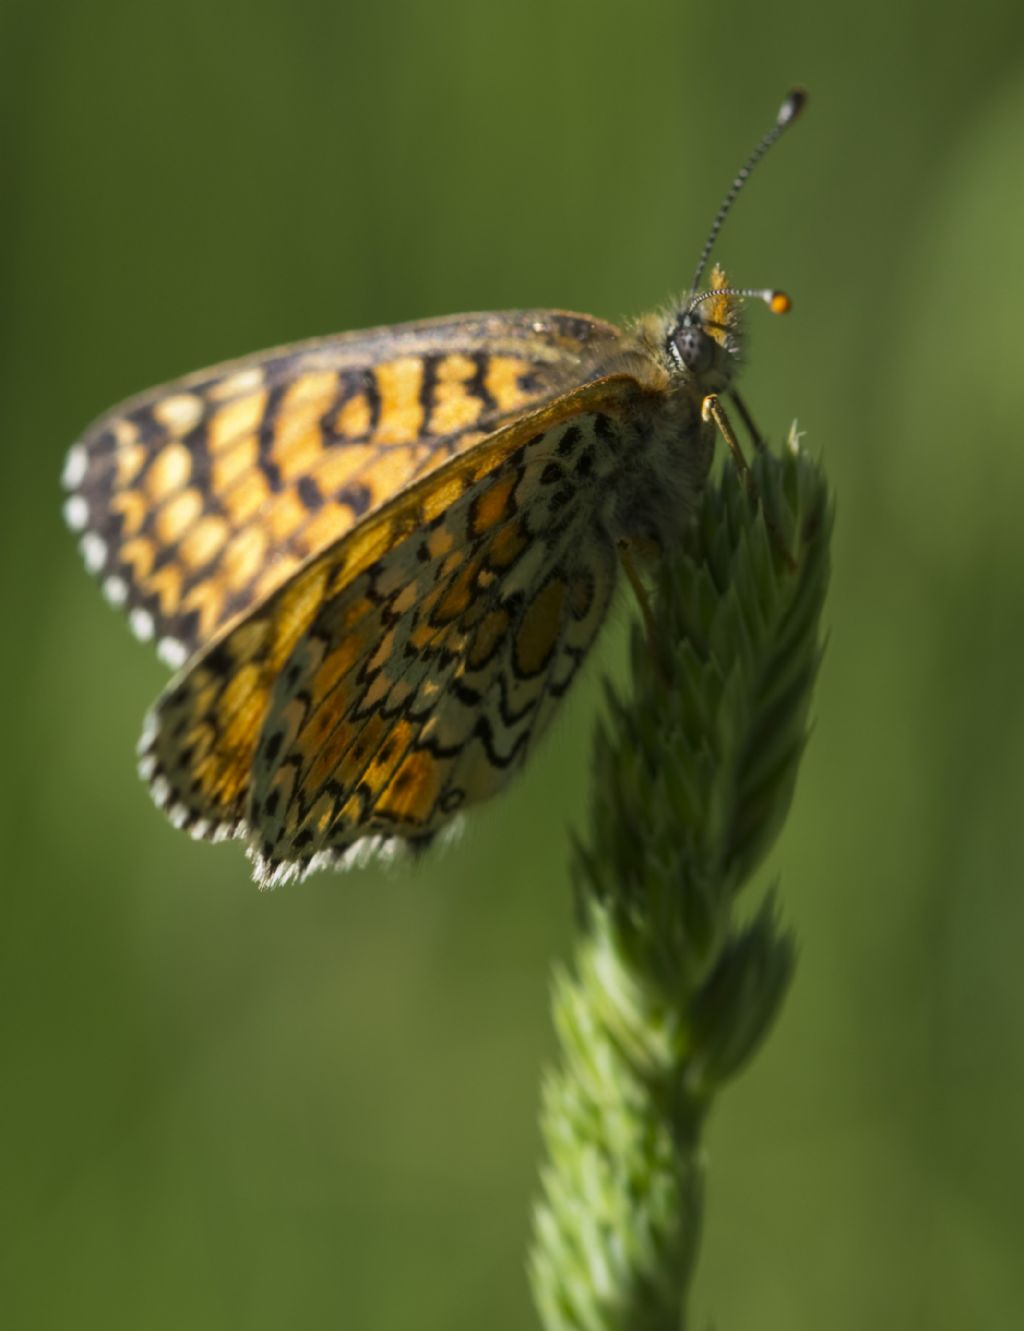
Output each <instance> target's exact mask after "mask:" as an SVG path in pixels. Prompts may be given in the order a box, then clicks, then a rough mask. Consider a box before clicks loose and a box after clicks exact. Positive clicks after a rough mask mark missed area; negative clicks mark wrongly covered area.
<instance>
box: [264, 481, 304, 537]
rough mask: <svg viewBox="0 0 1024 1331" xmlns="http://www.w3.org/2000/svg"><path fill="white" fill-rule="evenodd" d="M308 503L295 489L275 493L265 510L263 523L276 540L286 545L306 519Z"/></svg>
mask: <svg viewBox="0 0 1024 1331" xmlns="http://www.w3.org/2000/svg"><path fill="white" fill-rule="evenodd" d="M307 516H308V513H307V510H306V505H305V504H304V503H303V502H302V500H301V499H300V498H299V496H298V494H297V493H296V491H294V490H283V491H282V492H281V493H280V494H279V495H275V496H274V498H273V499H271V500H270V501H269V502H268V503H267V505H266V507H265V508H264V510H263V514H262V523H263V524H264V525H265V526H266V527H268V528H269V529H270V532H271V535H272V536H273V538H274V542H275V543H276V544H279V545H284V544H285V543H286V542H287V540H288V538H289V537H290V536H291V535H293V533H294V532H296V531H297V530H298V529H299V528H300V527H301V526H302V524H303V523H304V522H305V521H306V518H307Z"/></svg>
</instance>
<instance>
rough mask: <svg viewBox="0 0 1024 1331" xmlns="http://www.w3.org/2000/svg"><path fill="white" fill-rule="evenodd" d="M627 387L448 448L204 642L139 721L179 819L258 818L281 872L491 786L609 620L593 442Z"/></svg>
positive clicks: (250, 835)
mask: <svg viewBox="0 0 1024 1331" xmlns="http://www.w3.org/2000/svg"><path fill="white" fill-rule="evenodd" d="M635 388H636V384H635V381H634V380H633V379H632V378H631V377H629V376H628V375H615V376H610V377H607V378H605V379H603V380H600V381H598V382H595V383H593V384H591V385H589V386H587V387H584V388H582V389H580V390H577V391H575V392H572V393H569V394H566V395H565V396H563V397H562V398H559V399H557V400H556V401H554V402H553V403H551V404H549V405H548V406H546V407H544V408H542V409H541V410H539V411H536V412H534V413H531V414H530V415H528V416H526V417H525V418H523V419H521V420H519V421H517V422H515V423H514V424H512V425H509V426H508V427H506V428H505V429H503V430H501V431H499V432H498V433H496V434H495V435H494V436H493V437H492V438H491V439H490V440H488V441H486V442H485V443H483V444H481V445H480V446H479V447H478V448H477V449H474V450H472V451H471V452H469V453H467V454H465V455H463V456H461V457H457V458H455V459H453V460H452V461H450V462H449V463H448V464H447V465H446V466H444V467H443V468H441V469H439V470H438V471H436V472H435V473H434V474H433V475H431V476H429V477H427V478H425V479H424V480H422V481H420V482H418V483H417V484H416V485H414V486H413V487H412V488H411V489H409V490H408V491H407V492H405V493H404V494H402V495H401V496H399V497H398V498H397V499H396V500H395V501H393V503H391V504H390V505H387V506H385V507H384V508H383V509H381V511H380V512H379V513H378V514H377V516H376V518H374V519H370V520H369V521H367V522H364V523H361V524H360V525H359V526H358V527H357V528H356V529H355V530H354V531H353V532H352V533H351V535H349V536H348V537H346V538H344V539H342V540H341V541H339V542H337V543H336V544H335V545H334V546H333V547H332V548H331V549H330V550H328V551H327V552H326V553H325V554H324V555H323V556H321V557H320V558H318V559H315V560H313V561H312V562H311V563H309V564H308V566H306V567H305V568H304V569H303V570H302V571H301V572H299V573H298V574H297V575H296V576H294V577H293V578H291V579H290V580H289V582H288V583H287V584H286V585H285V586H283V587H282V588H281V589H280V590H279V591H278V592H277V593H275V594H274V595H272V596H271V597H270V598H268V600H267V601H266V602H265V604H264V605H263V606H262V607H260V608H259V609H258V610H256V611H255V612H254V613H252V614H251V615H249V616H248V617H247V618H246V620H245V621H244V622H242V623H241V624H239V625H238V626H237V627H236V628H234V629H233V630H231V631H229V632H227V633H226V634H225V635H224V636H223V637H222V638H220V639H219V640H218V641H217V642H216V643H215V644H214V645H213V646H212V647H211V648H209V649H208V650H207V651H206V652H204V653H203V654H201V655H200V656H199V657H198V658H197V659H196V660H195V661H194V662H193V663H192V665H191V667H190V669H189V670H188V672H186V673H185V674H184V676H183V677H182V678H181V679H180V680H178V681H176V682H174V683H173V684H172V686H171V687H170V689H169V690H168V691H167V693H165V695H164V697H163V698H162V699H161V700H160V701H159V703H158V704H157V707H156V709H155V712H154V713H153V715H152V717H151V720H150V724H149V726H148V728H147V733H146V735H145V736H144V739H143V745H142V766H143V771H144V774H145V775H147V776H148V777H149V779H150V780H151V782H152V785H153V791H154V795H155V797H156V799H157V802H158V803H160V804H161V805H163V806H164V807H165V808H167V810H168V812H169V814H170V816H171V818H172V821H174V822H176V823H177V824H178V825H180V826H183V827H188V828H189V829H190V830H191V831H192V832H193V834H194V835H196V836H213V837H218V836H226V835H234V836H241V837H244V838H246V839H247V840H248V841H249V844H250V852H251V854H252V855H253V858H254V860H255V863H256V876H257V878H258V880H259V881H260V882H262V883H263V884H265V885H272V884H274V883H277V882H281V881H285V880H287V879H288V878H291V877H296V876H300V875H302V874H303V873H305V872H306V871H308V870H309V869H310V868H315V867H320V866H321V865H323V864H327V863H337V862H339V861H341V862H344V861H345V860H346V859H347V858H350V857H352V856H353V855H358V854H359V853H360V852H361V850H362V849H364V848H365V847H367V846H368V845H375V844H379V843H380V842H381V841H389V840H391V839H393V838H400V839H402V840H405V841H413V842H417V841H425V840H428V839H429V838H430V837H431V836H432V835H433V834H434V833H436V832H437V831H438V830H439V829H440V828H441V827H442V826H443V825H444V823H445V822H446V821H448V820H449V819H450V818H451V817H452V815H453V814H454V813H455V812H456V811H457V810H458V809H461V808H462V807H464V806H466V805H469V804H472V803H475V802H478V801H480V800H482V799H485V798H488V797H489V796H490V795H492V794H494V793H495V792H497V791H498V790H499V789H500V788H501V787H502V786H503V785H504V784H505V782H506V781H507V780H508V778H509V776H510V775H511V773H512V772H514V771H515V770H516V769H517V768H518V767H519V766H520V765H521V764H522V762H523V761H524V760H525V758H526V756H527V753H528V752H529V750H530V747H531V745H532V743H533V741H534V740H535V738H536V737H537V736H538V735H539V734H540V732H541V731H542V730H543V729H544V728H545V726H546V724H547V722H548V721H549V719H550V717H551V715H552V714H553V712H554V710H555V709H556V707H557V705H558V702H559V701H560V699H561V697H562V696H563V695H564V693H565V691H566V690H567V689H568V687H569V685H570V684H571V682H572V679H573V678H574V676H575V674H576V672H577V670H578V668H579V666H580V664H581V662H582V660H583V659H584V657H585V655H586V653H587V651H588V649H589V647H590V645H591V643H592V641H593V639H594V637H595V635H596V633H597V631H598V629H599V628H600V625H601V623H602V621H603V619H604V615H605V612H606V610H607V607H608V603H609V599H610V596H611V592H612V588H613V585H614V578H615V567H616V552H615V551H614V549H612V547H611V545H610V543H609V540H608V537H607V536H606V535H605V534H604V529H603V527H602V526H601V525H600V523H599V522H598V520H597V515H598V513H599V510H600V502H599V498H598V495H599V487H600V480H601V472H602V466H601V461H602V457H606V456H609V455H610V454H611V453H612V452H613V451H614V447H615V443H616V442H617V433H616V429H617V426H616V422H617V419H618V413H619V412H620V411H621V410H622V408H623V404H624V403H625V402H626V401H627V400H628V398H629V395H630V394H631V393H633V392H634V391H635Z"/></svg>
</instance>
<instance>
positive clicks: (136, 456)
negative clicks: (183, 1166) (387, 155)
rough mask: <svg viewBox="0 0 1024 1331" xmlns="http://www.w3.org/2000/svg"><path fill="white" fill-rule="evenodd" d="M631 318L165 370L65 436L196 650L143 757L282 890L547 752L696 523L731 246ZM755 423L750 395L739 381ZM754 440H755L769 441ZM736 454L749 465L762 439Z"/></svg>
mask: <svg viewBox="0 0 1024 1331" xmlns="http://www.w3.org/2000/svg"><path fill="white" fill-rule="evenodd" d="M803 100H804V97H803V94H802V93H801V92H794V93H791V94H790V96H789V97H788V98H787V99H786V101H785V103H784V104H783V106H782V109H781V110H780V112H779V115H778V117H777V120H776V123H775V125H774V126H773V127H772V129H771V130H770V131H769V133H768V134H767V135H765V137H764V138H763V139H762V140H761V141H760V143H759V144H758V146H757V148H756V149H755V151H754V153H753V154H752V156H751V157H750V158H749V159H748V161H747V163H746V165H745V166H744V168H743V170H742V171H741V172H740V174H739V175H738V176H737V177H736V180H735V181H734V182H733V186H732V188H731V190H730V191H729V193H728V194H727V195H726V198H725V201H724V203H723V205H722V207H721V208H720V209H719V212H718V215H717V216H716V218H715V222H714V224H713V226H712V228H711V233H710V235H709V237H708V241H707V243H706V245H705V247H704V252H703V254H702V256H701V259H700V262H699V264H698V267H697V272H696V275H695V278H694V281H693V283H692V286H691V290H690V293H689V295H688V296H687V297H686V299H685V300H684V301H682V302H681V303H680V304H679V305H678V306H677V307H676V308H674V309H672V310H669V311H667V312H665V313H662V314H657V315H650V316H647V317H645V318H643V319H641V320H639V321H638V322H637V323H636V324H635V325H633V326H631V327H629V328H627V329H625V330H622V329H619V328H617V327H615V326H613V325H612V324H609V323H605V322H604V321H602V320H600V319H596V318H592V317H590V316H587V315H580V314H570V313H563V312H560V311H550V310H528V311H516V312H511V313H497V314H467V315H460V316H456V317H454V318H450V319H441V320H434V321H426V322H417V323H410V324H403V325H397V326H392V327H385V328H378V329H373V330H370V331H368V332H360V333H349V334H342V335H339V336H334V337H327V338H323V339H319V340H314V341H310V342H305V343H299V344H294V345H290V346H285V347H281V348H279V349H277V350H274V351H269V352H264V353H261V354H258V355H255V356H250V357H247V358H245V359H242V360H238V361H235V362H232V363H230V364H226V365H220V366H217V367H215V368H213V369H209V370H205V371H202V372H200V373H198V374H194V375H191V376H189V377H187V378H184V379H179V380H177V381H176V382H174V383H171V384H168V385H166V386H163V387H160V388H156V389H152V390H150V391H149V392H145V393H143V394H141V395H140V396H138V397H135V398H132V399H131V400H129V401H127V402H125V403H123V404H122V405H120V406H118V407H116V408H114V409H113V410H112V411H110V412H108V413H106V414H105V415H104V416H102V417H101V418H100V419H99V420H97V421H96V422H95V423H94V424H93V425H92V426H91V427H90V428H89V429H88V430H87V431H86V432H85V434H84V435H83V436H82V438H81V439H80V440H79V441H78V442H77V443H76V444H74V445H73V447H72V448H71V451H70V453H69V454H68V458H67V462H66V465H65V469H64V476H63V482H64V486H65V489H66V490H67V491H68V497H67V499H66V502H65V506H64V512H65V516H66V520H67V522H68V524H69V525H70V527H71V528H72V529H73V530H74V531H76V532H78V533H79V535H80V547H81V551H82V555H83V557H84V561H85V564H86V566H87V568H88V569H89V571H90V572H92V573H93V574H94V575H95V576H96V577H97V578H98V580H99V582H100V585H101V587H102V590H103V592H104V594H105V596H106V599H107V600H108V601H110V602H111V603H112V604H113V605H115V606H118V607H121V608H122V609H124V610H125V611H126V612H127V615H128V619H129V623H130V625H131V627H132V629H133V630H134V632H135V634H136V636H138V637H139V638H142V639H152V640H155V642H156V647H157V652H158V654H159V655H160V657H161V658H162V659H163V660H164V661H165V662H166V663H167V664H168V665H169V666H171V667H172V668H173V669H174V670H175V671H176V672H177V673H176V674H175V675H174V677H173V678H172V680H171V682H170V684H169V685H168V686H167V688H166V689H165V690H164V692H163V694H162V695H161V696H160V698H159V699H158V700H157V702H156V704H155V706H154V707H153V709H152V710H151V712H150V713H149V715H148V717H147V720H146V723H145V727H144V731H143V735H142V738H141V741H140V744H139V770H140V772H141V774H142V776H143V777H144V778H145V780H146V781H147V782H148V783H149V787H150V790H151V792H152V795H153V798H154V800H155V801H156V803H157V804H158V805H159V806H160V807H161V808H163V809H164V810H165V811H166V812H167V814H168V816H169V818H170V820H171V822H172V823H173V824H174V825H175V826H177V827H180V828H182V829H185V830H187V831H189V832H190V833H191V834H192V836H194V837H196V838H202V839H210V840H221V839H225V838H239V839H241V840H243V841H245V842H246V843H247V847H248V851H249V855H250V857H251V859H252V862H253V874H254V877H255V879H256V881H257V882H258V883H259V884H260V885H261V886H264V887H269V886H275V885H277V884H279V883H283V882H287V881H289V880H292V879H295V878H300V877H304V876H306V875H307V874H308V873H310V872H311V871H312V870H314V869H317V868H322V867H325V866H340V867H345V866H348V865H350V864H352V863H354V862H357V861H361V860H362V859H364V858H365V857H366V855H367V854H368V853H370V852H382V853H383V852H386V851H387V850H388V849H389V848H393V847H395V846H402V845H407V846H411V847H418V846H423V845H425V844H427V843H429V841H430V840H431V839H432V838H433V837H434V836H435V835H436V834H437V833H438V832H439V831H441V830H442V829H443V828H445V827H446V826H447V825H448V824H449V822H450V821H451V820H452V819H453V817H454V816H455V815H456V813H457V812H459V811H460V810H462V809H464V808H466V807H467V806H469V805H472V804H476V803H479V802H480V801H482V800H485V799H487V798H489V797H490V796H492V795H495V794H496V793H497V792H498V791H500V790H501V789H502V788H503V787H504V786H505V785H506V783H507V782H508V780H509V779H510V777H511V776H512V775H513V773H515V772H516V771H518V770H519V769H520V768H521V767H522V766H523V764H524V762H525V761H526V759H527V758H528V756H529V755H530V754H531V753H532V752H533V750H534V749H535V747H536V746H537V742H538V739H539V737H540V736H541V734H542V733H543V732H544V730H545V729H546V728H547V726H548V724H549V722H550V721H551V718H552V716H553V715H554V714H555V712H556V711H557V709H558V706H559V703H560V702H561V700H562V698H563V697H564V696H565V694H566V692H567V691H568V689H569V688H570V686H571V684H572V682H573V680H574V679H575V678H576V676H577V674H578V673H579V670H580V667H581V665H582V664H583V662H584V660H585V659H586V657H587V654H588V652H589V650H590V648H591V646H592V644H593V642H594V640H595V638H596V636H597V634H598V631H599V630H600V628H601V625H602V623H603V621H604V619H605V617H606V615H607V612H608V607H609V605H610V603H611V601H612V597H613V594H614V591H615V588H616V584H617V582H618V570H619V567H620V565H624V566H625V568H626V571H627V573H628V574H629V576H630V579H631V581H633V582H634V585H635V586H636V587H637V590H638V593H639V594H640V595H641V596H642V595H643V592H642V585H641V584H640V583H639V580H638V578H637V575H636V559H638V558H641V557H642V556H643V552H645V551H651V550H655V551H657V550H670V549H672V548H673V547H674V546H675V545H678V543H679V541H680V539H681V533H682V532H683V531H684V530H685V527H686V522H687V518H688V516H689V515H690V514H691V513H692V511H693V508H694V505H695V502H696V500H697V498H698V496H699V493H700V490H701V487H702V486H703V484H704V482H705V479H706V477H707V474H708V470H709V468H710V465H711V460H712V455H713V451H714V445H715V439H716V434H717V432H719V431H720V432H722V433H723V434H724V435H725V438H726V441H727V443H729V445H730V447H731V448H732V449H733V450H734V452H735V453H736V455H737V457H738V458H741V457H742V455H741V452H740V449H739V445H738V443H737V441H736V438H735V435H734V433H733V432H732V430H731V427H730V426H729V424H728V418H727V417H726V416H725V413H724V409H723V408H722V406H721V403H720V400H719V399H720V395H722V394H730V395H734V389H733V387H732V380H733V376H734V373H735V370H736V367H737V363H738V358H739V355H740V351H741V347H742V329H741V325H740V319H739V313H740V303H741V301H742V300H744V299H745V298H748V297H756V298H759V299H761V300H764V301H765V302H766V303H768V304H769V306H770V307H771V308H772V309H774V310H776V311H782V310H784V309H786V308H788V298H787V297H785V296H784V295H783V293H780V292H775V291H748V290H737V289H734V288H731V287H729V286H728V283H727V281H726V278H725V275H724V273H723V272H722V270H721V268H719V267H715V269H714V270H713V273H712V277H711V284H710V287H709V288H708V289H707V290H705V291H701V290H699V287H700V282H701V278H702V276H703V273H704V271H705V270H706V267H707V263H708V261H709V258H710V254H711V250H712V247H713V244H714V241H715V239H716V237H717V234H718V231H719V229H720V227H721V224H722V222H723V220H724V218H725V216H726V214H727V213H728V211H729V208H730V207H731V204H732V202H733V200H734V198H735V197H736V194H737V193H738V192H739V189H740V187H741V186H742V184H743V182H744V181H745V179H746V177H747V176H748V175H749V173H750V170H751V168H752V167H753V165H754V164H755V163H756V162H757V160H758V159H759V158H760V157H761V155H762V154H763V153H764V152H765V151H766V149H767V148H768V147H769V146H770V144H771V143H773V142H774V141H775V139H777V138H778V137H779V135H780V134H781V133H782V131H783V130H784V129H785V128H786V127H787V126H788V125H789V124H790V123H791V122H792V120H793V119H794V118H795V117H796V115H797V113H798V112H799V110H800V109H801V107H802V105H803ZM735 400H736V403H737V406H738V409H739V410H740V413H741V415H742V416H743V418H744V419H745V420H746V421H747V422H748V424H749V423H750V418H749V414H748V413H747V412H746V410H745V408H744V407H743V406H742V403H741V402H740V401H739V399H738V398H736V399H735ZM755 442H756V435H755ZM741 465H742V462H741Z"/></svg>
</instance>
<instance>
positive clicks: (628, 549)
mask: <svg viewBox="0 0 1024 1331" xmlns="http://www.w3.org/2000/svg"><path fill="white" fill-rule="evenodd" d="M633 546H634V543H633V542H632V541H628V540H621V541H619V559H620V560H621V561H622V567H623V569H624V571H625V574H626V577H627V578H628V579H629V585H630V587H632V589H633V595H634V596H635V597H636V601H637V605H638V606H639V607H640V618H641V619H642V620H643V622H644V636H645V637H646V639H647V649H648V651H649V652H650V654H651V660H652V661H653V662H654V668H655V670H656V671H657V673H658V677H659V678H660V679H661V682H662V683H663V684H665V685H667V684H668V682H669V679H668V672H667V671H666V669H665V662H664V658H663V656H662V653H661V650H660V648H659V643H658V628H657V625H656V623H655V620H654V611H653V609H652V607H651V598H650V596H648V594H647V588H646V587H645V586H644V583H643V579H642V578H641V576H640V570H639V569H638V568H637V566H636V560H635V559H634V558H633Z"/></svg>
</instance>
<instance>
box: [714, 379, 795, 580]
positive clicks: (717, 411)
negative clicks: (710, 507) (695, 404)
mask: <svg viewBox="0 0 1024 1331" xmlns="http://www.w3.org/2000/svg"><path fill="white" fill-rule="evenodd" d="M737 405H739V404H738V403H737ZM700 411H701V416H703V418H704V420H706V421H714V423H715V425H716V426H717V427H718V432H719V434H720V435H721V436H722V438H723V439H724V440H725V442H726V444H727V446H728V448H729V452H730V453H731V454H732V456H733V461H734V462H735V463H736V470H737V471H738V472H739V473H740V476H741V477H742V479H743V484H744V487H745V489H746V491H747V494H748V495H749V496H750V498H751V499H752V500H753V501H754V503H755V504H757V505H760V507H761V511H762V512H763V513H764V522H765V526H766V527H767V528H768V535H769V537H770V538H771V542H772V545H773V546H774V547H775V552H776V554H778V555H779V557H780V558H781V559H782V561H783V563H784V564H785V565H786V567H787V568H788V569H789V571H790V572H791V573H795V572H796V568H797V564H796V560H795V559H794V558H793V556H792V555H791V554H790V553H789V549H788V547H787V545H786V543H785V541H784V540H783V538H782V532H781V531H780V530H779V527H778V524H777V523H776V521H775V518H774V515H773V514H772V513H770V512H769V511H768V506H767V505H766V504H764V503H762V501H761V493H760V491H759V489H758V487H757V482H756V481H755V480H754V473H753V472H752V471H751V470H750V466H749V464H748V462H747V459H746V458H745V457H744V456H743V449H742V448H741V447H740V441H739V440H738V439H737V438H736V431H735V430H734V429H733V428H732V423H731V422H730V420H729V417H728V416H727V415H726V414H725V408H724V407H723V406H722V402H721V399H720V398H719V396H718V394H717V393H708V395H707V397H705V399H704V401H703V402H702V403H701V409H700ZM740 414H741V415H742V416H743V418H744V420H745V421H746V422H747V424H748V426H753V422H752V420H751V419H750V413H749V412H748V411H747V410H746V408H745V407H740ZM755 429H756V427H755ZM763 446H764V445H763V442H762V443H760V444H759V443H758V436H757V435H756V433H755V447H763Z"/></svg>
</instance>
